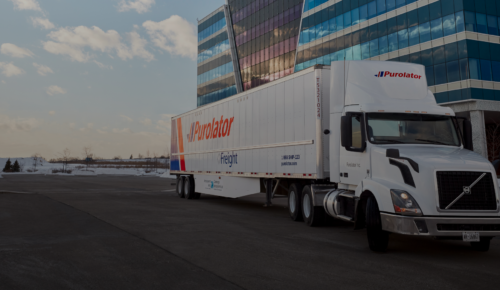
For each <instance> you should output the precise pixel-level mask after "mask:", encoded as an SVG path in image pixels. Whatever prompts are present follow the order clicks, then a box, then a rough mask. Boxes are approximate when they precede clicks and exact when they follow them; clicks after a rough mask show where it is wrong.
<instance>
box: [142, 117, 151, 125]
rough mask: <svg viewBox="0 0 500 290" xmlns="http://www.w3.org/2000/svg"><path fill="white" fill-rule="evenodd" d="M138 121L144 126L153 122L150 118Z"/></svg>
mask: <svg viewBox="0 0 500 290" xmlns="http://www.w3.org/2000/svg"><path fill="white" fill-rule="evenodd" d="M139 123H141V124H143V125H144V126H151V125H152V124H153V121H151V119H147V118H146V119H144V120H142V121H139Z"/></svg>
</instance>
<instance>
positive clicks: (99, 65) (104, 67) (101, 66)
mask: <svg viewBox="0 0 500 290" xmlns="http://www.w3.org/2000/svg"><path fill="white" fill-rule="evenodd" d="M94 63H95V64H97V66H98V67H99V68H101V69H113V66H112V65H105V64H103V63H102V62H98V61H97V60H94ZM87 74H88V72H87ZM89 89H90V88H89Z"/></svg>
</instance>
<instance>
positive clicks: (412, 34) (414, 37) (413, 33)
mask: <svg viewBox="0 0 500 290" xmlns="http://www.w3.org/2000/svg"><path fill="white" fill-rule="evenodd" d="M408 35H409V38H410V46H413V45H417V44H419V43H420V42H419V36H418V26H413V27H410V28H408Z"/></svg>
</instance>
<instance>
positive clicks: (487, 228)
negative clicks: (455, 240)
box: [437, 224, 500, 232]
mask: <svg viewBox="0 0 500 290" xmlns="http://www.w3.org/2000/svg"><path fill="white" fill-rule="evenodd" d="M437 229H438V231H457V232H462V231H476V232H493V231H495V232H496V231H500V224H498V225H495V224H493V225H477V224H437Z"/></svg>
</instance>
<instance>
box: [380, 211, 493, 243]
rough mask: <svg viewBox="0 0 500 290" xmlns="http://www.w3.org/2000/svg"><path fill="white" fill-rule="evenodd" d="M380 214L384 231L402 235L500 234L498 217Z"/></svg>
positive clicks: (455, 235)
mask: <svg viewBox="0 0 500 290" xmlns="http://www.w3.org/2000/svg"><path fill="white" fill-rule="evenodd" d="M380 216H381V218H382V229H383V230H384V231H388V232H391V233H397V234H402V235H419V236H435V237H459V236H462V233H463V232H478V233H479V234H480V235H481V236H482V237H496V236H500V217H491V218H486V217H485V218H477V217H470V218H469V217H461V218H456V217H425V216H423V217H412V216H401V215H395V214H389V213H380ZM423 222H425V223H423ZM422 224H425V227H424V226H422ZM425 228H426V229H425Z"/></svg>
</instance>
